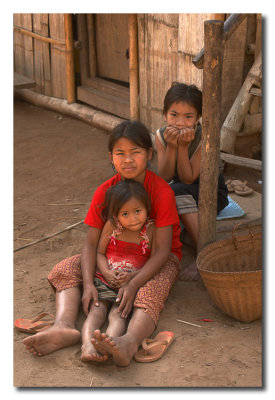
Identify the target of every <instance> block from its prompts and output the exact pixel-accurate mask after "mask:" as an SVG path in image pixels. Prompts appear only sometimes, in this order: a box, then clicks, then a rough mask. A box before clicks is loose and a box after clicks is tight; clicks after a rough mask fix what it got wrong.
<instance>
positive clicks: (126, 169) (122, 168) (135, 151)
mask: <svg viewBox="0 0 275 400" xmlns="http://www.w3.org/2000/svg"><path fill="white" fill-rule="evenodd" d="M152 151H153V150H152V149H150V150H149V151H147V150H146V149H144V148H142V147H139V146H138V145H137V144H136V143H134V142H132V141H131V140H129V139H127V138H120V139H119V140H117V142H116V143H115V145H114V148H113V152H112V153H110V154H109V156H110V159H111V161H112V162H113V163H114V166H115V169H116V171H117V172H118V173H119V175H120V176H121V178H122V179H133V180H135V181H137V182H140V183H141V184H143V182H144V179H145V175H146V168H147V163H148V161H149V160H151V158H152Z"/></svg>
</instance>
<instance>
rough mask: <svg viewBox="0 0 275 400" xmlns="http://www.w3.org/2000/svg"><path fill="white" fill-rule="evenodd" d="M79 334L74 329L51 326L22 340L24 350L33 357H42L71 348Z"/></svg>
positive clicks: (76, 341)
mask: <svg viewBox="0 0 275 400" xmlns="http://www.w3.org/2000/svg"><path fill="white" fill-rule="evenodd" d="M80 337H81V334H80V332H79V331H78V330H77V329H75V328H70V327H67V326H66V327H65V326H56V325H53V326H52V327H50V328H49V329H47V330H45V331H42V332H39V333H37V334H36V335H33V336H28V337H27V338H25V339H24V340H23V343H24V345H25V346H26V349H27V350H28V351H29V352H30V353H32V354H33V355H34V356H44V355H46V354H50V353H53V352H54V351H56V350H59V349H62V348H63V347H68V346H73V345H74V344H76V343H78V342H79V340H80Z"/></svg>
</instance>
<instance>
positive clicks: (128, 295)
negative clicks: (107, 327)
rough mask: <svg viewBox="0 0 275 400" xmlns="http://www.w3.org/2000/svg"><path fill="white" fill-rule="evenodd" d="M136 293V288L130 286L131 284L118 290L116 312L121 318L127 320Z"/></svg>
mask: <svg viewBox="0 0 275 400" xmlns="http://www.w3.org/2000/svg"><path fill="white" fill-rule="evenodd" d="M136 292H137V288H135V287H134V286H133V285H131V282H130V283H128V284H126V285H125V286H122V287H121V288H120V289H119V291H118V295H117V299H116V303H120V304H119V306H118V309H117V312H120V313H121V318H127V317H128V315H129V313H130V312H131V310H132V307H133V304H134V300H135V297H136Z"/></svg>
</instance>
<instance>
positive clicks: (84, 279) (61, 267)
mask: <svg viewBox="0 0 275 400" xmlns="http://www.w3.org/2000/svg"><path fill="white" fill-rule="evenodd" d="M152 155H153V147H152V141H151V136H150V134H149V132H148V130H147V128H146V127H145V126H144V125H143V124H142V123H141V122H139V121H125V122H123V123H121V124H119V125H118V126H117V127H116V128H114V130H113V131H112V133H111V134H110V138H109V157H110V160H111V162H112V164H113V167H114V168H115V170H116V172H117V173H116V175H115V176H114V177H112V178H111V179H109V180H107V181H106V182H105V183H103V184H102V185H101V186H99V188H98V189H97V190H96V192H95V194H94V196H93V199H92V202H91V205H90V208H89V211H88V213H87V216H86V219H85V223H86V224H87V225H88V230H87V235H86V240H85V243H84V246H83V251H82V254H81V255H77V256H73V257H70V258H69V259H65V260H63V261H61V262H60V263H59V264H57V265H56V266H55V267H54V268H53V270H52V272H51V273H50V275H49V277H48V279H49V281H50V283H51V284H52V286H53V288H54V289H55V290H56V319H55V323H54V325H53V326H52V327H50V328H49V329H47V330H45V331H42V332H39V333H37V334H36V335H34V336H31V337H28V338H26V339H24V341H23V343H24V344H25V346H26V348H27V349H28V350H29V351H30V352H31V353H32V354H34V355H38V356H42V355H45V354H49V353H52V352H54V351H56V350H58V349H60V348H63V347H66V346H71V345H74V344H76V343H77V342H78V341H79V340H80V337H81V334H80V332H79V331H78V330H77V329H76V328H75V321H76V317H77V314H78V308H79V304H80V300H81V291H80V288H81V287H83V295H82V304H83V309H84V312H85V314H86V315H88V314H89V308H90V305H91V302H93V304H94V305H95V306H98V307H99V302H98V292H97V289H96V287H95V284H94V275H95V270H96V253H97V245H98V241H99V238H100V234H101V231H102V228H103V226H104V220H103V218H102V205H103V204H104V199H105V193H106V191H107V189H108V188H109V187H110V186H113V185H115V184H117V183H118V182H119V181H120V180H124V179H133V180H135V181H137V182H139V183H141V184H142V185H143V186H144V187H145V189H146V190H147V192H148V193H149V195H150V198H151V204H152V207H151V213H150V219H153V220H154V221H155V227H156V229H155V251H154V254H153V255H152V256H151V257H150V258H149V260H148V261H147V262H146V263H145V265H144V266H143V267H142V268H141V269H140V270H139V272H138V273H137V274H136V275H135V276H134V277H133V278H132V279H131V280H130V281H129V282H127V283H126V284H125V285H124V286H123V287H121V288H120V289H119V292H118V303H119V306H118V312H119V313H120V315H121V318H127V316H128V315H129V313H130V312H131V311H132V315H131V318H130V322H129V325H128V328H127V331H126V333H125V334H124V335H122V336H119V337H112V338H110V337H109V336H108V335H106V334H105V333H101V332H100V331H99V330H96V331H95V332H93V330H92V328H91V326H90V325H89V324H88V321H87V320H86V321H85V323H84V325H83V329H82V356H81V359H82V360H83V361H89V360H93V359H94V352H95V349H96V351H97V352H98V354H100V355H102V357H101V360H102V361H104V360H105V359H106V358H107V357H108V356H109V355H111V356H113V359H114V362H115V364H116V365H120V366H126V365H128V364H129V363H130V362H131V360H132V358H133V356H134V355H135V353H136V352H137V350H138V347H139V345H140V344H141V342H142V340H143V339H144V338H147V337H149V336H150V335H151V334H152V333H153V331H154V330H155V328H156V325H157V322H158V319H159V313H160V311H161V310H162V309H163V307H164V302H165V300H166V299H167V297H168V294H169V291H170V289H171V287H172V286H173V284H174V282H175V280H176V278H177V276H178V273H179V270H180V265H179V264H180V260H181V257H182V255H181V246H182V244H181V242H180V238H179V235H180V226H179V217H178V213H177V208H176V202H175V196H174V192H173V191H172V189H171V188H170V186H169V185H168V183H167V182H165V181H164V180H163V179H162V178H160V177H159V176H158V175H156V174H155V173H154V172H152V171H150V170H148V168H147V166H148V162H149V161H150V160H151V159H152ZM92 337H93V339H92V343H91V338H92ZM106 356H107V357H106ZM98 361H99V360H98Z"/></svg>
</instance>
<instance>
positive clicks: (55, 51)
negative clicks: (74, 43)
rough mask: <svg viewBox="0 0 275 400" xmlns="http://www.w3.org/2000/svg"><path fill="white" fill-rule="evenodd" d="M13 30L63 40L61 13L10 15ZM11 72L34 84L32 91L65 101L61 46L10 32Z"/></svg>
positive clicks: (62, 16) (62, 48) (62, 46)
mask: <svg viewBox="0 0 275 400" xmlns="http://www.w3.org/2000/svg"><path fill="white" fill-rule="evenodd" d="M13 23H14V26H15V27H20V28H24V29H26V30H28V31H30V32H33V33H37V34H39V35H41V36H44V37H50V38H52V39H58V40H61V41H64V40H65V37H64V14H14V16H13ZM14 71H15V72H18V73H20V74H22V75H25V76H27V77H29V78H31V79H33V80H35V82H36V87H35V89H34V90H35V91H36V92H38V93H41V94H44V95H47V96H53V97H57V98H62V99H63V98H66V94H67V90H66V72H65V71H66V65H65V46H64V45H63V44H62V43H61V44H52V43H46V42H43V41H41V40H39V39H35V38H32V37H30V36H26V35H23V34H22V33H19V32H16V30H15V31H14Z"/></svg>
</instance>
